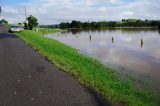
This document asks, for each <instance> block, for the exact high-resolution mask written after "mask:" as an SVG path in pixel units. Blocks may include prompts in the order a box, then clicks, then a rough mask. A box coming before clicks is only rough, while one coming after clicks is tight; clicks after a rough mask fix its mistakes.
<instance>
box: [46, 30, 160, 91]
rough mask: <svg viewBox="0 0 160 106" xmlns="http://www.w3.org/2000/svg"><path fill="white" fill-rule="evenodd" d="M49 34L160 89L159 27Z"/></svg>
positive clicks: (118, 71) (118, 70)
mask: <svg viewBox="0 0 160 106" xmlns="http://www.w3.org/2000/svg"><path fill="white" fill-rule="evenodd" d="M46 37H49V38H53V39H56V40H58V41H60V42H63V43H65V44H67V45H69V46H71V47H74V48H76V49H78V50H80V52H82V53H85V54H87V55H89V56H92V57H94V58H96V59H98V60H99V61H101V62H102V63H103V64H104V65H106V66H108V67H111V68H113V69H115V70H117V73H119V74H120V75H122V76H125V77H126V76H133V77H134V78H135V79H136V80H137V81H138V82H141V81H142V82H144V83H145V84H146V85H148V86H149V87H151V88H155V89H157V90H158V89H160V77H159V76H160V31H158V30H156V29H134V30H133V29H108V30H94V31H88V30H70V31H68V32H63V33H54V34H49V35H46Z"/></svg>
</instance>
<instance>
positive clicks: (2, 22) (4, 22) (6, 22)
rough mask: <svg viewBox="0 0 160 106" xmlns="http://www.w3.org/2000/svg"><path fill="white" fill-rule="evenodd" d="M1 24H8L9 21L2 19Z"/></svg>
mask: <svg viewBox="0 0 160 106" xmlns="http://www.w3.org/2000/svg"><path fill="white" fill-rule="evenodd" d="M0 24H8V21H6V20H5V19H2V20H0Z"/></svg>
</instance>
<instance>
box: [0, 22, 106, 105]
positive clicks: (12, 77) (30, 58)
mask: <svg viewBox="0 0 160 106" xmlns="http://www.w3.org/2000/svg"><path fill="white" fill-rule="evenodd" d="M7 31H8V29H6V28H4V27H3V26H2V25H0V106H104V105H109V104H108V103H107V102H105V101H104V99H103V98H102V97H101V96H99V95H98V94H96V93H95V92H92V91H90V90H88V89H87V88H85V87H83V86H82V85H80V84H79V82H78V81H76V80H75V79H74V78H73V77H72V76H70V75H68V74H67V73H64V72H62V71H60V70H59V69H57V68H56V67H55V66H54V65H53V64H51V63H50V62H48V61H47V60H45V59H44V58H43V57H41V56H40V55H39V54H38V53H36V52H35V51H34V50H33V49H32V48H31V47H29V46H28V45H26V44H25V43H24V42H23V41H21V40H20V39H18V38H17V37H16V36H15V35H14V34H10V33H7Z"/></svg>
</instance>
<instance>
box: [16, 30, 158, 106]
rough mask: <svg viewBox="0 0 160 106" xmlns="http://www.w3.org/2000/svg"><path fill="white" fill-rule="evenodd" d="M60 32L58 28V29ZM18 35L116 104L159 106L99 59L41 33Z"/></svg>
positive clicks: (32, 32) (28, 32)
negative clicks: (117, 75) (119, 77)
mask: <svg viewBox="0 0 160 106" xmlns="http://www.w3.org/2000/svg"><path fill="white" fill-rule="evenodd" d="M55 32H56V31H55ZM17 36H18V37H19V38H21V39H22V40H24V41H25V42H27V43H28V44H29V45H31V46H32V47H33V48H35V49H37V50H38V51H39V53H40V54H41V55H43V56H45V57H46V58H47V59H48V60H50V61H51V62H52V63H53V64H54V65H56V66H57V67H59V68H60V69H62V70H63V71H65V72H67V73H70V74H71V75H73V76H74V77H75V78H76V79H77V80H79V82H80V83H81V84H83V85H85V86H87V87H90V88H91V89H94V90H95V91H97V92H98V93H101V94H102V95H103V96H104V97H105V98H106V99H107V100H109V101H111V102H112V103H115V102H116V103H117V102H118V103H125V105H129V106H157V105H158V103H157V101H156V100H157V99H156V98H155V97H154V96H153V95H152V94H151V93H149V92H147V91H145V90H142V89H138V90H137V89H135V88H134V87H133V86H132V83H131V82H130V81H129V80H119V79H118V78H117V77H116V74H115V73H114V71H113V70H111V69H110V68H107V67H105V66H103V65H102V64H101V63H99V62H98V61H97V60H95V59H93V58H90V57H87V56H85V55H83V54H80V53H79V52H78V51H77V50H76V49H74V48H71V47H69V46H67V45H65V44H63V43H60V42H58V41H56V40H52V39H49V38H44V37H43V36H42V33H41V32H34V31H23V32H20V33H17Z"/></svg>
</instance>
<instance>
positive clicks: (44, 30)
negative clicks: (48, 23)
mask: <svg viewBox="0 0 160 106" xmlns="http://www.w3.org/2000/svg"><path fill="white" fill-rule="evenodd" d="M62 31H65V30H62V29H54V28H38V32H41V33H42V34H48V33H54V32H62Z"/></svg>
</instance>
